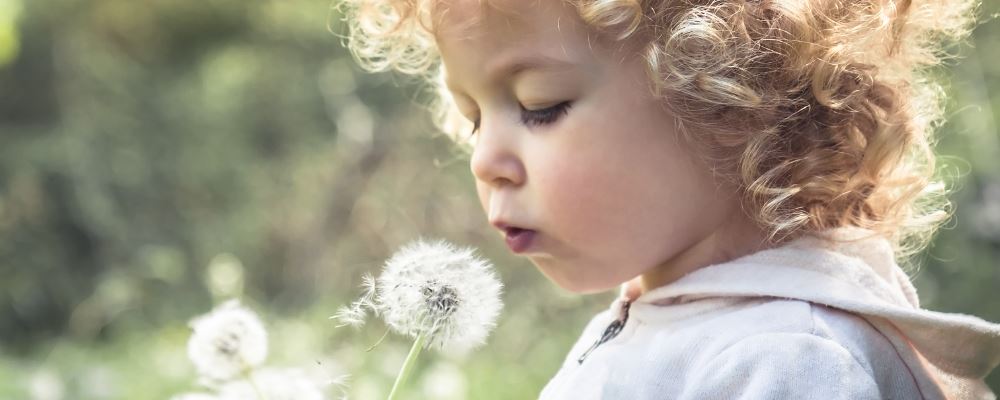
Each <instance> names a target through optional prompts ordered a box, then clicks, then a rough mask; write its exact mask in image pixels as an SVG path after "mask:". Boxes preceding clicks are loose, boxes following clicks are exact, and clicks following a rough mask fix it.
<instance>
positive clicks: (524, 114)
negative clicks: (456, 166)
mask: <svg viewBox="0 0 1000 400" xmlns="http://www.w3.org/2000/svg"><path fill="white" fill-rule="evenodd" d="M570 105H571V104H570V102H568V101H564V102H562V103H559V104H556V105H554V106H552V107H547V108H543V109H540V110H528V109H525V108H524V106H521V122H522V123H523V124H525V125H528V126H531V125H546V124H551V123H553V122H555V121H556V120H558V119H559V117H561V116H563V115H564V114H566V112H567V111H569V107H570ZM478 130H479V120H478V119H477V120H476V121H474V122H473V127H472V131H471V132H469V136H470V137H471V136H473V135H475V134H476V131H478Z"/></svg>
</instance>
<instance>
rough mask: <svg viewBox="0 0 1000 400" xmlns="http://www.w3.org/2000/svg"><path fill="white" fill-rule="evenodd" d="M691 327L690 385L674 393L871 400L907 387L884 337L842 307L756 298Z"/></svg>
mask: <svg viewBox="0 0 1000 400" xmlns="http://www.w3.org/2000/svg"><path fill="white" fill-rule="evenodd" d="M691 330H692V332H694V333H695V335H694V337H700V338H701V339H702V340H704V342H703V346H699V347H700V350H701V351H699V353H701V354H699V355H698V356H697V357H693V359H694V360H695V362H693V363H692V364H690V365H689V369H688V371H687V374H686V375H687V378H688V381H689V382H698V384H696V385H685V387H684V389H683V391H682V395H681V396H680V397H681V398H692V399H694V398H698V399H701V398H806V399H808V398H822V399H868V398H871V399H876V398H883V397H885V396H887V395H890V394H893V395H894V394H897V393H909V392H910V389H909V388H908V387H906V386H907V385H908V384H907V382H909V381H911V380H912V378H910V377H909V376H908V375H907V369H906V368H905V364H904V363H903V362H902V360H901V359H900V358H899V357H898V355H897V354H896V353H895V350H894V348H893V347H892V345H891V343H890V342H889V340H888V339H887V338H886V337H884V336H883V335H882V334H881V333H879V331H878V330H876V329H875V328H874V327H873V326H872V325H871V324H869V323H868V322H867V321H866V320H865V319H864V318H862V317H860V316H858V315H855V314H852V313H849V312H845V311H842V310H838V309H834V308H830V307H826V306H823V305H819V304H814V303H809V302H806V301H800V300H790V299H757V300H754V301H748V302H746V304H744V305H743V306H742V307H736V308H733V309H730V310H729V311H723V312H720V313H718V315H715V316H714V317H710V318H705V319H704V320H703V321H702V322H701V323H698V324H696V325H694V326H692V327H691ZM660 339H661V340H662V339H666V337H662V338H660ZM657 341H660V340H657ZM901 386H903V387H902V388H901ZM913 389H915V387H914V388H913Z"/></svg>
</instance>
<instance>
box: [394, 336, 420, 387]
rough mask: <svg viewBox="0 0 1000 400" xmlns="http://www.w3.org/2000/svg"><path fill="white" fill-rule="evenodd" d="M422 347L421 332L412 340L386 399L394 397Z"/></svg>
mask: <svg viewBox="0 0 1000 400" xmlns="http://www.w3.org/2000/svg"><path fill="white" fill-rule="evenodd" d="M423 348H424V334H423V333H421V334H419V335H417V339H416V340H414V341H413V347H411V348H410V354H409V355H407V356H406V361H404V362H403V367H402V368H400V370H399V375H398V376H396V383H393V384H392V391H391V392H389V398H388V399H387V400H393V399H395V398H396V393H398V391H399V388H400V387H401V386H403V381H405V380H406V377H407V375H409V374H410V371H411V370H412V369H413V366H414V365H415V364H416V361H417V356H418V355H420V350H422V349H423Z"/></svg>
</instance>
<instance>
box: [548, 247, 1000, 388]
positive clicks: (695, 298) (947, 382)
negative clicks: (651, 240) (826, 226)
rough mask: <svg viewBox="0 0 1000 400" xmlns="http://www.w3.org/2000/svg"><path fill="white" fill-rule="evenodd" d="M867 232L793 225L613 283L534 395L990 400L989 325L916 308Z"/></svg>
mask: <svg viewBox="0 0 1000 400" xmlns="http://www.w3.org/2000/svg"><path fill="white" fill-rule="evenodd" d="M871 233H872V232H871V231H868V230H864V229H861V228H854V227H847V228H835V229H831V230H828V231H826V232H824V234H827V235H831V236H834V237H839V238H841V239H857V238H861V237H863V236H869V237H867V238H864V239H862V240H858V241H854V242H850V243H835V242H829V241H823V240H820V239H819V238H816V237H802V238H799V239H796V240H794V241H791V242H788V243H786V244H784V245H782V246H780V247H776V248H772V249H768V250H763V251H759V252H756V253H753V254H749V255H746V256H743V257H740V258H737V259H734V260H731V261H728V262H725V263H721V264H716V265H711V266H708V267H705V268H701V269H698V270H696V271H694V272H691V273H689V274H687V275H685V276H684V277H682V278H680V279H678V280H677V281H675V282H672V283H670V284H668V285H666V286H663V287H659V288H656V289H653V290H650V291H648V292H646V293H643V294H642V295H640V296H638V297H637V298H630V297H631V296H634V295H630V294H629V293H633V290H634V288H630V287H626V285H628V284H626V285H623V287H622V293H621V295H620V297H619V298H618V299H616V300H615V301H614V302H613V303H612V305H611V307H610V308H609V309H608V310H605V311H603V312H601V313H599V314H598V315H597V316H595V317H594V318H593V319H592V320H591V321H590V323H589V324H588V325H587V327H586V328H585V329H584V331H583V334H582V336H581V337H580V339H579V340H578V341H577V343H576V344H575V345H574V346H573V348H572V350H571V351H570V353H569V355H568V356H567V357H566V360H565V362H564V363H563V366H562V368H561V369H560V370H559V372H558V373H557V374H556V376H555V377H554V378H552V380H551V381H550V382H549V384H548V385H547V386H546V387H545V389H544V390H543V391H542V393H541V396H540V399H541V400H596V399H601V400H653V399H656V400H661V399H698V400H704V399H822V400H835V399H995V398H996V396H995V395H994V393H993V392H992V391H991V390H990V389H989V388H988V387H987V386H986V384H985V383H984V382H983V378H984V377H985V376H986V375H987V374H988V373H989V372H990V371H991V370H992V369H993V368H994V367H996V366H997V364H998V363H1000V325H997V324H992V323H989V322H987V321H984V320H982V319H980V318H977V317H974V316H970V315H963V314H949V313H941V312H935V311H929V310H925V309H921V308H920V305H919V301H918V298H917V293H916V290H915V289H914V287H913V285H912V284H911V283H910V279H909V277H908V276H907V274H906V273H905V272H904V271H903V270H902V269H901V268H900V267H899V266H898V264H897V263H896V261H895V259H894V256H893V251H892V247H891V244H890V243H889V242H888V241H887V240H886V239H884V238H882V237H880V236H874V237H871ZM615 321H619V322H615ZM622 322H623V323H622ZM602 336H604V339H605V341H603V342H602V343H600V344H598V345H597V346H596V347H595V346H594V345H595V343H596V342H598V341H599V339H601V338H602ZM588 350H589V352H588ZM585 354H586V356H585V357H583V356H584V355H585ZM581 358H582V361H581Z"/></svg>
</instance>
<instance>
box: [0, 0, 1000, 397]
mask: <svg viewBox="0 0 1000 400" xmlns="http://www.w3.org/2000/svg"><path fill="white" fill-rule="evenodd" d="M330 6H331V4H330V3H328V2H326V1H305V0H298V1H296V0H261V1H255V2H247V1H240V0H204V1H191V0H147V1H142V2H137V1H134V0H90V1H81V0H30V1H28V0H0V276H2V278H0V399H24V398H40V399H41V398H45V399H55V398H68V399H69V398H71V399H105V398H114V399H138V398H166V397H169V396H170V395H172V394H175V393H179V392H182V391H186V390H188V389H190V388H192V387H193V380H194V375H193V371H192V368H191V367H190V365H189V364H188V361H187V359H186V354H185V351H186V350H185V342H186V340H187V337H188V328H187V326H186V323H187V321H188V319H189V318H191V317H192V316H195V315H198V314H201V313H204V312H206V311H207V310H209V309H210V308H211V307H212V305H213V304H215V303H217V302H219V301H220V300H222V299H224V298H227V297H230V296H238V297H242V298H244V301H245V302H247V303H249V304H251V305H252V306H254V307H255V308H256V309H257V310H258V311H260V312H261V314H262V315H263V316H264V318H265V321H266V322H267V323H268V327H269V329H270V330H271V338H272V342H271V345H272V347H273V356H272V357H271V358H272V359H273V360H276V362H277V363H287V364H295V363H302V362H303V361H305V362H307V363H315V364H317V365H319V366H320V367H321V368H322V369H323V370H324V371H328V373H329V374H331V376H332V375H336V374H339V373H350V374H351V375H352V377H353V378H352V379H351V380H350V381H349V384H350V385H351V393H352V395H353V397H355V398H376V397H381V396H384V394H385V392H386V389H387V386H388V385H390V384H391V382H392V379H393V378H394V374H395V373H396V371H397V368H398V366H399V365H400V363H401V361H402V358H403V357H404V356H405V352H406V350H407V349H408V346H409V344H408V343H406V342H405V340H403V339H401V338H393V337H391V336H390V339H388V340H387V342H386V343H384V344H383V345H381V346H380V347H379V348H378V349H377V350H376V351H373V352H371V353H365V352H364V351H363V349H365V348H367V347H368V345H370V344H371V343H374V342H375V341H376V340H377V339H378V338H379V337H380V336H381V335H382V333H383V329H384V328H383V327H381V326H379V325H378V324H377V323H376V324H369V325H370V326H367V327H365V328H364V329H362V330H360V331H352V330H350V329H349V328H340V329H334V322H332V321H329V320H328V319H327V317H328V316H330V315H332V314H333V313H334V312H335V310H336V308H337V307H338V306H340V305H342V304H344V303H346V302H347V301H349V300H351V299H352V298H353V297H354V296H356V295H357V294H358V293H359V291H360V289H359V288H358V287H357V284H358V283H359V282H360V276H361V274H362V273H363V272H366V271H373V270H375V269H376V268H378V267H379V266H380V263H381V261H382V260H384V259H385V257H387V256H388V255H389V254H390V253H391V252H392V251H393V250H395V249H396V248H397V247H398V246H400V245H402V244H403V243H405V242H408V241H409V240H411V239H413V238H416V237H418V236H424V237H431V236H436V237H445V238H448V239H450V240H453V241H455V242H458V243H463V244H467V245H473V246H476V247H478V248H480V249H481V251H482V254H483V255H485V256H486V257H488V258H490V259H492V260H493V261H494V262H495V263H496V264H497V265H498V266H499V267H500V268H499V269H500V273H501V275H502V279H503V281H504V283H505V284H506V286H507V289H506V293H505V296H504V299H505V302H506V308H505V310H504V313H503V315H502V317H501V320H500V325H499V326H498V328H497V330H496V331H495V332H494V333H493V335H492V336H491V340H490V342H489V345H488V346H487V347H486V348H484V349H480V350H479V351H477V352H475V353H473V354H471V355H466V356H456V355H448V354H444V355H434V356H430V357H424V358H423V361H422V362H421V365H420V367H419V370H418V371H417V373H416V375H415V379H416V382H418V383H415V384H414V386H415V387H419V388H423V389H420V390H416V389H415V390H414V395H413V398H449V396H450V397H452V398H469V399H477V400H479V399H483V400H489V399H525V398H534V397H536V396H537V394H538V391H539V390H540V389H541V387H542V386H543V385H544V384H545V382H546V381H547V380H548V378H549V377H550V376H551V375H552V374H553V373H554V372H555V371H556V369H557V367H558V365H559V363H560V362H561V361H562V358H563V357H564V356H565V352H566V351H567V350H568V347H569V345H570V344H571V343H572V341H573V340H575V339H576V337H577V335H578V334H579V331H580V330H581V329H582V327H583V324H584V323H585V322H586V321H587V320H588V319H589V318H590V317H591V316H592V315H593V314H594V313H595V312H597V311H599V310H601V309H603V308H604V307H605V306H606V305H607V301H609V300H610V297H609V296H610V295H611V294H610V293H606V294H603V295H595V296H583V297H581V296H577V295H572V294H568V293H565V292H563V291H561V290H559V289H557V288H555V287H554V286H553V285H552V284H550V283H549V282H547V281H546V280H545V279H544V278H543V277H542V276H541V275H540V274H539V273H538V272H537V271H535V270H534V267H533V266H531V265H530V264H529V263H528V262H527V261H525V260H522V259H519V258H515V257H512V256H511V255H510V254H509V252H508V251H507V250H506V249H505V247H504V246H503V243H502V241H500V240H499V236H496V233H495V232H494V231H493V230H492V229H491V228H490V227H488V226H487V225H486V223H485V222H486V221H485V217H484V216H483V213H482V211H481V210H480V208H479V204H478V201H477V200H476V197H475V191H474V186H473V182H472V177H471V175H470V174H469V172H468V168H467V160H464V159H463V158H462V156H461V155H460V154H459V153H458V152H457V151H455V150H453V149H452V148H451V147H449V143H448V141H447V140H446V139H444V138H442V137H440V136H435V135H432V134H430V132H431V131H432V127H431V125H430V123H429V122H428V117H427V115H426V113H425V112H424V110H423V109H422V108H421V107H420V104H421V99H423V96H424V95H423V94H422V92H421V91H420V90H419V88H418V86H416V85H414V82H413V81H411V80H408V79H405V78H402V77H399V76H396V75H391V74H367V73H364V72H362V71H360V70H359V69H358V68H357V67H356V66H355V63H354V62H353V61H352V59H351V57H350V55H349V54H348V53H347V52H346V51H345V49H344V48H343V46H342V44H341V41H340V40H339V39H338V38H337V36H335V35H334V34H333V33H332V32H343V29H342V27H341V26H339V18H338V17H337V16H336V15H334V14H331V11H330V10H331V7H330ZM997 12H1000V5H998V4H994V3H991V2H987V3H986V4H984V7H983V12H982V15H983V16H984V17H987V18H984V21H986V20H989V21H988V22H984V23H983V25H981V26H980V27H978V29H977V30H976V32H975V36H974V37H973V38H972V40H971V41H970V42H971V46H965V47H964V48H963V50H962V51H961V54H962V55H963V57H962V58H959V59H957V60H955V61H952V62H951V63H950V64H949V65H948V67H947V68H946V69H945V70H943V71H942V73H943V74H945V75H947V76H949V77H950V78H951V82H952V84H951V86H950V88H949V92H950V94H951V97H950V103H949V110H950V113H949V122H948V123H946V124H945V126H944V127H943V128H942V130H941V131H940V137H941V139H940V144H939V146H938V150H939V153H941V154H944V155H947V156H949V157H948V158H944V159H942V163H943V166H944V168H945V169H946V170H949V171H952V172H953V173H952V174H951V175H952V176H953V180H952V182H951V184H952V186H954V187H956V188H957V190H956V192H955V195H954V196H953V197H952V199H953V200H954V201H955V203H956V204H957V209H958V212H957V216H956V219H955V220H954V221H953V222H952V223H951V224H949V226H948V227H947V228H946V229H945V230H943V231H941V233H940V234H939V235H938V237H937V240H936V242H935V246H933V247H932V248H931V249H930V250H929V251H927V252H926V253H925V256H926V257H925V261H924V262H923V267H922V269H921V270H920V272H919V274H918V275H917V277H916V284H917V287H918V290H919V291H920V293H921V298H922V300H923V302H924V306H925V307H926V308H930V309H934V310H939V311H948V312H961V313H967V314H974V315H977V316H980V317H983V318H986V319H988V320H992V321H1000V295H998V294H997V288H1000V268H998V265H997V260H998V259H1000V257H998V256H1000V136H998V133H997V118H996V116H997V115H1000V95H998V94H1000V63H997V62H996V59H995V56H994V55H995V54H1000V25H998V23H997V22H996V21H994V20H992V19H990V18H989V17H990V16H994V15H995V14H996V13H997ZM328 29H329V30H328ZM331 31H332V32H331ZM991 57H993V58H991ZM526 366H530V368H528V367H526ZM442 380H444V381H442ZM421 382H422V383H421ZM435 382H438V383H437V384H435ZM440 382H445V383H444V384H442V383H440ZM989 383H990V385H991V387H993V388H994V390H1000V374H998V373H997V372H994V373H993V374H992V375H991V376H990V378H989ZM441 387H450V388H454V389H455V390H457V392H455V393H450V394H449V393H440V392H435V391H434V390H440V388H441Z"/></svg>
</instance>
